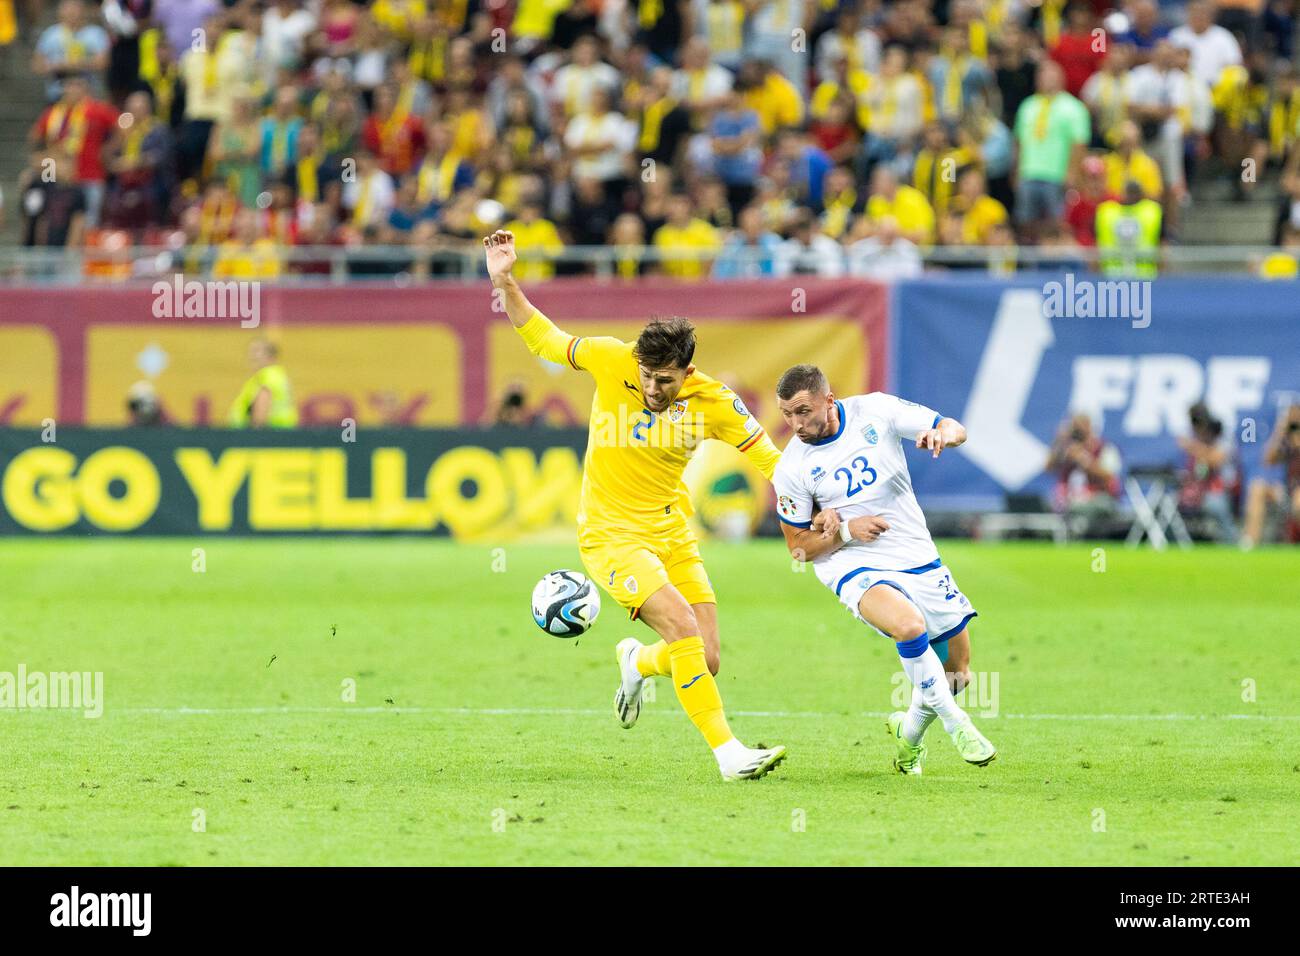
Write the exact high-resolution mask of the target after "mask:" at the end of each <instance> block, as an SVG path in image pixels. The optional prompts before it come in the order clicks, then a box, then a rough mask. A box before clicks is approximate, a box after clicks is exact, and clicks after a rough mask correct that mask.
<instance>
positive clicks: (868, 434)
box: [862, 424, 880, 445]
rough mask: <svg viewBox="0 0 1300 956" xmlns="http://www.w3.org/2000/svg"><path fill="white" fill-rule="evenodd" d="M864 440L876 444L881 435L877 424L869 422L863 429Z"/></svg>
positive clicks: (869, 443)
mask: <svg viewBox="0 0 1300 956" xmlns="http://www.w3.org/2000/svg"><path fill="white" fill-rule="evenodd" d="M862 440H863V441H865V442H866V443H867V444H868V445H874V444H876V443H877V442H878V441H880V435H879V434H878V433H877V432H876V426H875V425H871V424H868V425H867V427H866V428H864V429H862Z"/></svg>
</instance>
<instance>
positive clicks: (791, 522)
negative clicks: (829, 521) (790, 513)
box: [777, 515, 812, 528]
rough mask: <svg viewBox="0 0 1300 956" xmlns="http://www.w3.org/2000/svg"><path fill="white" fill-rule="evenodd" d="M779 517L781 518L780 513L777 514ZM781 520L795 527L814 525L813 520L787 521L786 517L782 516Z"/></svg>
mask: <svg viewBox="0 0 1300 956" xmlns="http://www.w3.org/2000/svg"><path fill="white" fill-rule="evenodd" d="M777 517H778V518H781V516H780V515H777ZM781 520H782V521H783V522H785V524H788V525H790V526H791V527H793V528H811V527H812V522H811V521H786V520H785V519H784V518H781Z"/></svg>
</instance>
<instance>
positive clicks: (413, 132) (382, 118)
mask: <svg viewBox="0 0 1300 956" xmlns="http://www.w3.org/2000/svg"><path fill="white" fill-rule="evenodd" d="M361 137H362V140H363V141H364V142H365V144H366V148H367V149H369V150H370V151H371V152H372V153H374V154H375V155H376V156H377V157H378V158H379V165H380V166H381V167H383V170H384V172H386V173H388V175H390V176H393V177H401V176H405V175H406V174H407V173H409V172H410V171H411V170H412V169H414V168H415V165H416V164H417V163H418V162H419V161H420V157H421V156H423V155H424V149H425V141H424V124H423V123H422V122H420V118H419V117H418V116H413V115H411V112H410V111H409V110H408V109H407V108H406V107H405V106H403V105H402V104H401V103H400V102H398V97H397V90H395V89H394V88H393V87H391V86H381V87H379V88H378V89H376V90H375V111H374V112H373V113H371V114H370V116H368V117H366V125H365V128H364V129H363V130H362V133H361Z"/></svg>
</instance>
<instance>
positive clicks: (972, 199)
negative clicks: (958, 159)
mask: <svg viewBox="0 0 1300 956" xmlns="http://www.w3.org/2000/svg"><path fill="white" fill-rule="evenodd" d="M949 209H950V210H951V211H952V212H953V213H954V214H956V215H957V216H958V217H960V219H961V233H960V236H961V244H962V245H964V246H982V245H985V244H986V243H987V242H988V241H989V239H990V237H991V236H992V235H993V230H994V227H996V226H999V225H1001V224H1002V223H1005V222H1007V221H1008V219H1009V218H1010V217H1009V216H1008V215H1007V207H1006V206H1004V205H1002V203H1000V202H998V201H997V200H996V199H994V198H993V197H992V196H990V195H989V194H988V185H987V183H986V182H985V179H984V172H983V170H981V169H980V168H979V167H977V166H971V167H969V168H967V169H966V170H965V171H963V172H962V174H961V175H960V176H959V177H958V179H957V195H956V196H954V197H953V198H952V202H951V204H950V205H949Z"/></svg>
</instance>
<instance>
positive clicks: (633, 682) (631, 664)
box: [614, 637, 645, 730]
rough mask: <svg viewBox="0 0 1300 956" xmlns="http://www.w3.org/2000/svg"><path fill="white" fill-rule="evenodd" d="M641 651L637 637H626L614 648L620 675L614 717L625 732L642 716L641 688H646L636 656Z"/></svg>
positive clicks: (615, 696) (615, 693)
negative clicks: (638, 668) (637, 665)
mask: <svg viewBox="0 0 1300 956" xmlns="http://www.w3.org/2000/svg"><path fill="white" fill-rule="evenodd" d="M640 649H641V642H640V641H638V640H637V639H636V638H635V637H625V638H624V639H623V640H621V641H619V642H618V646H617V647H615V648H614V656H615V658H616V659H617V660H618V674H619V680H618V690H616V691H614V716H615V717H617V718H618V723H619V726H620V727H622V728H623V729H624V730H627V729H628V728H630V727H631V726H632V725H633V724H635V723H636V719H637V718H638V717H640V716H641V688H642V687H644V686H645V678H644V677H642V676H641V672H640V671H639V670H637V669H636V655H637V651H639V650H640Z"/></svg>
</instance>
